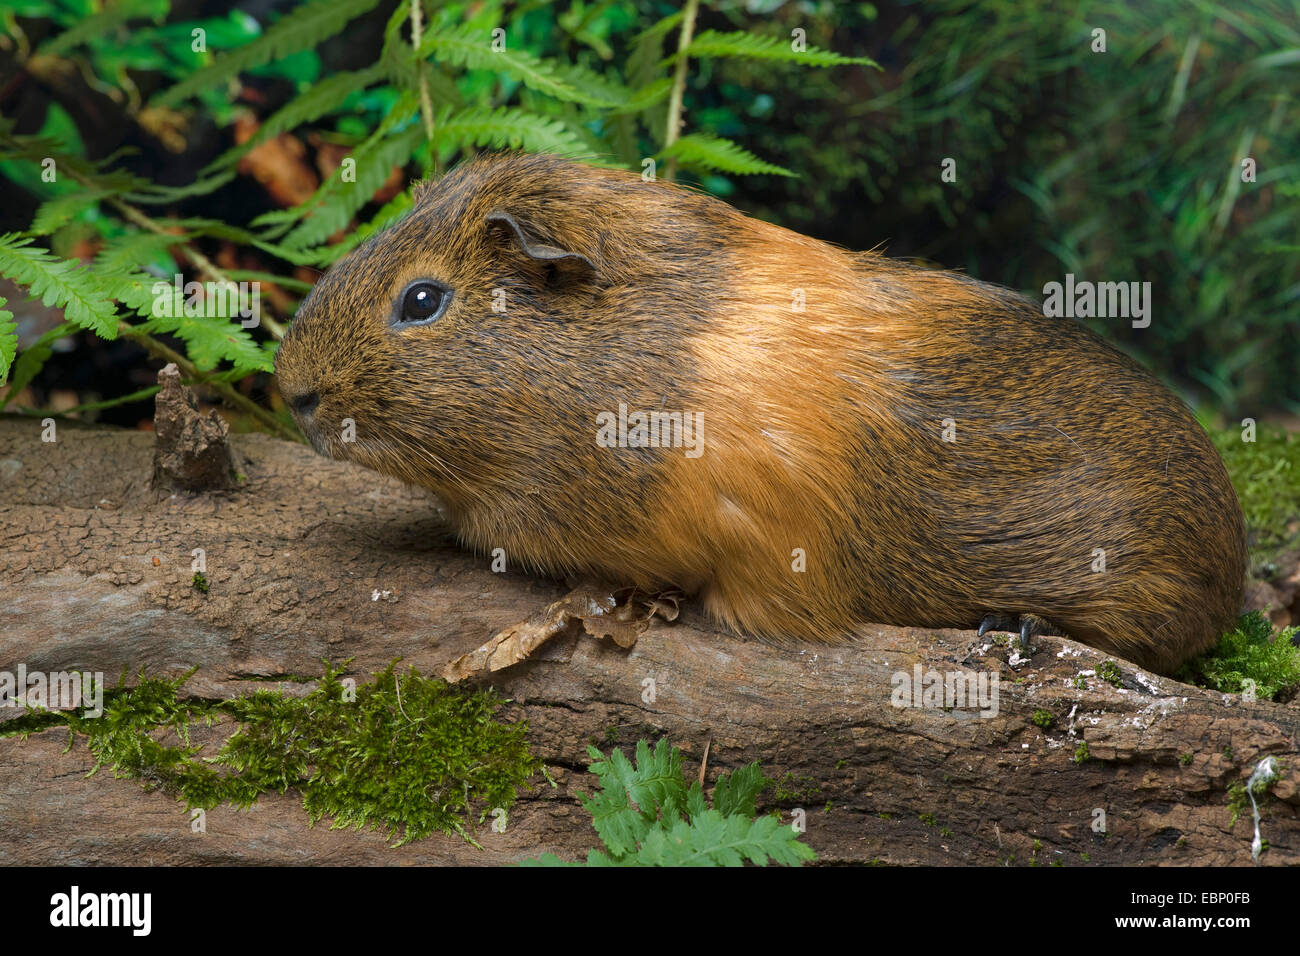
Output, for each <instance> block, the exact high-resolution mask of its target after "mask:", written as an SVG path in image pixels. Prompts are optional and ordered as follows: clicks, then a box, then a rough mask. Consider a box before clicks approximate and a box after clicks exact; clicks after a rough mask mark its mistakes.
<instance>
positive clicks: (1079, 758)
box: [1074, 740, 1092, 763]
mask: <svg viewBox="0 0 1300 956" xmlns="http://www.w3.org/2000/svg"><path fill="white" fill-rule="evenodd" d="M1091 757H1092V754H1090V753H1088V741H1086V740H1081V741H1079V746H1077V747H1075V748H1074V762H1075V763H1083V762H1084V761H1085V760H1088V759H1090V758H1091Z"/></svg>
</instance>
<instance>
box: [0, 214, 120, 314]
mask: <svg viewBox="0 0 1300 956" xmlns="http://www.w3.org/2000/svg"><path fill="white" fill-rule="evenodd" d="M31 242H32V240H31V239H29V238H28V239H24V238H21V237H19V236H17V235H16V234H13V233H10V234H8V235H2V236H0V275H3V276H7V277H8V278H10V279H12V280H13V281H14V282H17V283H18V284H19V285H22V286H26V287H27V288H28V290H29V291H30V292H31V294H32V296H33V297H39V298H40V299H41V301H42V302H44V303H45V304H46V305H47V306H58V307H60V308H62V309H63V311H64V314H65V315H66V316H67V317H68V321H69V322H72V323H73V324H74V325H78V326H81V327H82V328H87V329H90V330H92V331H93V332H94V333H95V334H96V335H98V336H99V337H100V338H105V339H112V338H116V337H117V312H116V309H114V307H113V303H112V302H110V301H109V300H108V299H107V298H106V297H105V296H104V294H103V292H102V291H101V290H100V288H99V285H98V284H97V283H96V281H95V278H94V276H93V274H92V273H91V272H90V271H89V270H87V269H82V268H79V267H77V266H76V265H75V264H74V263H72V262H70V261H68V260H66V259H60V258H59V257H58V256H55V255H52V254H51V253H50V252H49V251H48V250H45V249H41V248H39V247H33V246H31V245H30V243H31Z"/></svg>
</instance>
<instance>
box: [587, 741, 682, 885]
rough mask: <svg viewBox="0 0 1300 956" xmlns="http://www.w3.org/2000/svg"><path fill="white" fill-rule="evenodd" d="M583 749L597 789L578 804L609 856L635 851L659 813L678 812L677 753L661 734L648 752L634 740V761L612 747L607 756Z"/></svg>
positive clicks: (668, 815)
mask: <svg viewBox="0 0 1300 956" xmlns="http://www.w3.org/2000/svg"><path fill="white" fill-rule="evenodd" d="M587 752H588V753H589V754H590V755H591V757H592V760H593V763H592V764H591V767H590V769H591V772H592V773H593V774H595V775H596V778H597V779H598V780H599V781H600V787H601V789H600V791H599V792H598V793H596V794H594V795H592V796H591V797H586V798H583V799H582V805H583V807H585V808H586V810H587V812H588V813H590V814H591V822H592V825H593V826H594V827H595V828H596V833H597V834H598V835H599V836H600V839H601V841H602V842H603V843H604V844H605V846H606V847H607V848H608V849H609V852H610V853H611V854H612V855H613V857H614V859H616V860H617V859H619V858H621V857H624V856H628V855H630V854H634V853H635V852H636V850H637V846H638V845H639V844H640V843H641V842H642V841H643V840H644V839H645V838H646V835H647V834H648V833H649V832H650V830H651V828H652V827H653V826H654V825H655V824H656V823H657V822H659V820H660V819H661V817H662V818H663V819H665V820H668V821H672V820H676V819H678V818H679V817H680V815H681V813H682V811H683V810H684V809H685V807H686V800H687V788H686V780H685V778H684V777H683V776H682V755H681V751H679V750H678V749H677V748H676V747H673V746H671V745H670V744H669V743H668V739H667V738H666V737H665V738H662V739H660V741H659V743H658V744H656V745H655V749H654V751H653V753H652V752H651V750H650V747H649V745H648V744H647V743H646V742H645V741H644V740H641V741H638V742H637V748H636V765H635V766H633V764H632V763H631V762H630V761H629V760H628V759H627V757H625V756H624V755H623V751H621V750H617V749H616V750H614V751H613V752H612V753H611V754H610V755H609V758H608V759H605V758H604V755H603V754H602V753H601V752H600V751H599V750H597V749H596V748H594V747H588V748H587Z"/></svg>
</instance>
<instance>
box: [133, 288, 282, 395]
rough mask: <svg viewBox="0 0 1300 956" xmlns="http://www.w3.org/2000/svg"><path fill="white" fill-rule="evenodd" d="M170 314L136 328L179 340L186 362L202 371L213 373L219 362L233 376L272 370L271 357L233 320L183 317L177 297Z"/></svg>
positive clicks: (214, 317) (208, 316) (200, 316)
mask: <svg viewBox="0 0 1300 956" xmlns="http://www.w3.org/2000/svg"><path fill="white" fill-rule="evenodd" d="M178 307H179V308H178ZM210 308H211V300H208V301H207V302H205V311H206V310H208V309H210ZM170 311H171V312H172V313H173V314H172V315H170V316H159V315H155V316H153V317H152V318H150V319H149V321H147V322H144V323H141V324H140V325H139V326H137V328H139V329H140V330H141V331H144V332H148V333H150V334H154V333H158V332H163V333H168V334H170V335H175V336H176V337H178V338H180V339H182V340H183V341H184V342H185V352H186V354H187V355H188V356H189V358H190V361H192V362H193V363H194V364H195V366H196V367H197V368H199V369H200V370H202V371H209V370H211V369H214V368H216V367H217V366H218V365H220V364H221V363H222V362H230V363H231V364H232V365H233V366H234V372H235V373H236V374H241V375H244V374H248V373H249V372H270V371H273V370H274V364H273V362H272V357H271V354H270V353H269V352H267V351H266V350H265V349H263V348H262V347H261V346H260V345H258V343H257V342H256V341H255V340H254V339H253V337H252V335H250V334H249V332H248V330H247V329H245V328H242V327H241V326H240V325H239V322H238V321H236V320H235V319H234V318H233V317H231V316H221V315H185V314H183V313H184V300H183V299H182V298H181V297H179V296H177V297H175V298H174V299H173V301H172V308H171V310H170ZM225 311H227V312H229V311H231V310H230V309H226V310H225ZM177 313H181V314H177Z"/></svg>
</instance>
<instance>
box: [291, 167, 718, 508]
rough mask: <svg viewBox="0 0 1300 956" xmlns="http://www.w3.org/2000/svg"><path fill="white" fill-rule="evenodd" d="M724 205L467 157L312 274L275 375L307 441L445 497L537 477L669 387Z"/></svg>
mask: <svg viewBox="0 0 1300 956" xmlns="http://www.w3.org/2000/svg"><path fill="white" fill-rule="evenodd" d="M733 217H735V218H740V217H739V214H736V213H734V212H733V211H732V210H731V209H730V207H727V206H726V205H724V204H722V203H718V202H716V201H715V200H712V199H709V198H708V197H705V196H703V195H699V194H694V193H690V192H688V191H686V190H682V189H677V188H674V187H670V186H664V185H660V184H655V183H644V182H642V181H641V179H640V177H638V176H635V175H633V174H629V173H623V172H618V171H613V170H608V169H601V168H597V167H593V166H588V165H584V164H580V163H576V162H572V161H569V160H563V159H559V158H556V157H553V156H539V155H521V154H498V155H495V156H489V157H486V158H482V159H477V160H474V161H472V162H470V163H467V164H465V165H462V166H460V167H458V168H456V169H455V170H453V171H452V172H450V173H448V174H447V175H446V176H444V177H443V178H442V179H440V180H438V181H436V182H434V183H431V184H425V185H423V186H421V187H418V188H417V190H416V194H415V199H414V203H413V208H412V209H411V211H410V212H409V213H408V214H407V215H406V216H405V217H404V218H403V219H401V220H400V221H399V222H397V223H396V224H394V225H393V226H391V227H390V228H389V229H388V230H386V231H385V232H383V233H380V234H379V235H377V236H375V237H374V238H372V239H370V240H369V241H367V242H366V243H364V244H363V245H361V246H359V247H358V248H357V249H356V250H354V251H353V252H352V253H350V254H349V255H348V256H347V257H346V258H344V259H342V260H341V261H340V262H339V263H338V264H336V265H335V266H334V267H333V268H332V269H331V270H330V271H329V272H328V273H327V274H326V275H325V276H324V277H322V278H321V279H320V281H319V282H317V284H316V286H315V288H314V289H313V290H312V292H311V293H310V295H308V297H307V298H306V299H305V300H304V301H303V303H302V305H301V307H300V308H299V310H298V314H297V316H296V318H295V320H294V322H293V325H292V327H291V328H290V330H289V333H288V334H287V335H286V336H285V339H284V341H283V343H281V346H280V350H279V353H278V355H277V357H276V363H275V364H276V375H277V378H278V381H279V387H280V392H281V394H282V395H283V397H284V399H285V401H286V402H287V403H288V405H289V407H290V408H291V409H292V410H293V414H294V416H295V417H296V419H297V420H298V423H299V425H300V426H301V427H302V430H303V432H304V433H305V434H306V435H307V437H308V439H309V440H310V441H311V443H312V445H313V446H314V447H315V448H316V449H317V451H319V452H321V453H323V454H326V455H330V456H332V457H335V458H343V459H349V460H353V461H357V462H359V463H361V464H363V465H367V466H369V467H371V468H374V469H376V470H378V471H382V472H385V473H388V474H392V475H395V476H397V477H399V478H402V479H404V480H406V481H410V482H413V483H417V484H422V485H425V486H427V487H432V488H434V489H435V490H438V491H440V492H443V493H444V494H445V495H446V496H448V497H450V498H454V497H455V496H456V495H457V494H458V493H474V492H475V491H476V490H481V488H482V487H483V486H484V485H486V484H491V483H493V482H494V481H497V483H498V484H499V483H500V482H499V480H498V479H502V478H503V477H504V476H506V475H516V474H519V473H521V472H522V473H528V472H530V471H531V473H532V474H534V475H535V476H539V477H544V476H542V475H541V473H542V472H548V473H554V472H555V468H556V465H555V462H556V461H557V459H560V458H564V457H565V456H566V455H567V456H568V457H569V460H570V461H572V456H573V455H574V454H576V453H579V452H580V451H581V449H582V448H583V447H590V446H591V444H592V435H593V434H594V428H595V426H594V415H595V414H596V412H598V411H602V410H606V409H609V408H613V409H615V410H617V408H618V406H619V403H620V402H637V401H642V402H645V403H646V404H645V405H644V406H642V407H652V406H650V403H651V402H653V403H654V404H653V407H658V406H659V405H660V403H661V402H662V401H664V400H666V399H667V398H670V397H672V396H673V394H674V392H675V391H679V390H680V387H681V381H682V377H683V371H682V363H681V362H680V360H679V357H678V356H677V355H675V354H674V353H675V352H676V351H678V350H679V349H680V348H682V346H683V342H684V340H685V339H686V338H687V337H689V334H690V332H691V330H692V328H694V327H698V326H700V325H702V324H703V323H705V322H706V321H707V310H708V308H709V306H708V294H707V293H708V291H709V290H708V288H707V287H708V285H709V284H710V282H709V280H708V279H707V276H709V275H710V274H714V275H721V274H722V273H723V272H724V271H725V270H724V269H723V268H722V266H721V264H720V263H719V262H718V261H717V260H718V258H719V257H720V256H722V255H723V252H722V248H723V246H724V242H723V235H724V234H725V231H726V229H727V225H728V223H729V221H730V220H731V219H732V218H733ZM701 276H704V277H706V278H705V279H704V280H703V285H701ZM633 407H636V406H635V405H634V406H633Z"/></svg>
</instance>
